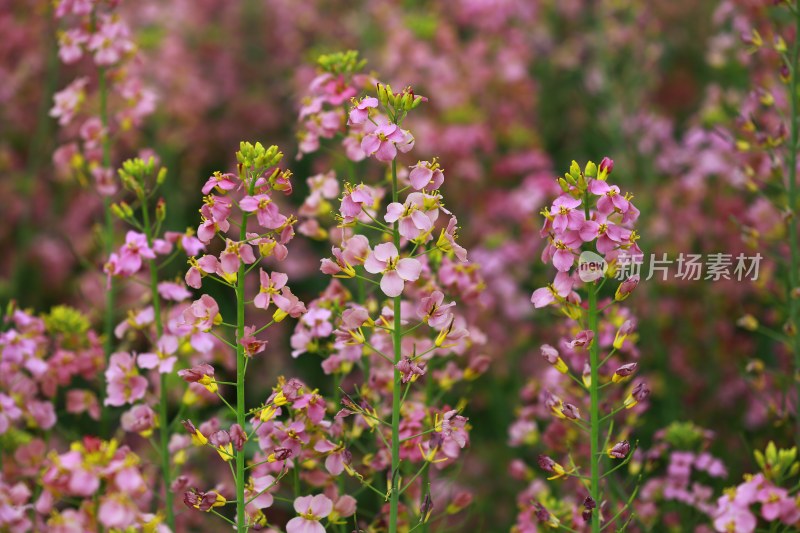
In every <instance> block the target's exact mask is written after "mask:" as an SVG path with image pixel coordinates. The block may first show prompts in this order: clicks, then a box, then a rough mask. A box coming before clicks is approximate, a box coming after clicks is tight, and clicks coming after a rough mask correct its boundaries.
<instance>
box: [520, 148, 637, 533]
mask: <svg viewBox="0 0 800 533" xmlns="http://www.w3.org/2000/svg"><path fill="white" fill-rule="evenodd" d="M613 168H614V163H613V161H612V160H610V159H609V158H604V159H603V161H602V162H601V163H600V164H599V165H596V164H594V163H592V162H589V163H588V164H587V165H586V166H585V168H584V169H583V170H581V168H580V167H579V166H578V164H577V163H575V162H573V164H572V167H571V168H570V171H569V172H568V173H566V174H565V175H564V177H563V178H559V179H558V182H559V185H560V187H561V189H562V194H561V196H559V197H558V198H556V199H555V200H554V201H553V203H552V206H551V207H550V208H545V209H544V211H543V212H542V214H543V215H544V217H545V222H544V226H543V228H542V231H541V234H542V236H543V237H545V238H546V239H547V246H546V248H545V249H544V251H543V252H542V260H543V261H545V262H549V263H552V264H553V266H554V267H555V268H556V270H557V274H556V277H555V281H554V282H553V283H552V284H550V285H548V286H547V287H543V288H540V289H536V290H535V291H534V292H533V295H532V297H531V302H532V303H533V304H534V307H536V308H541V307H546V306H557V307H559V308H560V310H561V311H562V312H563V313H564V314H565V315H566V316H567V317H568V322H567V324H566V328H565V331H564V333H565V335H564V337H562V339H561V340H560V342H559V344H558V345H557V346H551V345H549V344H544V345H542V346H541V356H542V359H543V360H544V362H545V363H546V365H547V366H546V369H545V370H544V371H543V372H541V373H540V374H539V375H538V376H537V379H536V380H534V381H532V382H531V383H530V384H529V386H528V388H526V389H525V390H524V391H523V398H524V399H525V400H526V403H528V402H530V405H526V406H525V407H524V408H523V409H522V410H521V411H520V416H519V417H518V419H517V421H516V422H515V423H514V425H513V426H512V427H511V428H510V442H511V444H512V445H514V446H520V445H533V444H536V443H538V441H539V440H540V431H539V424H538V423H537V419H550V420H555V421H554V422H553V423H550V424H548V426H547V429H546V431H545V432H544V433H543V435H542V437H541V440H543V441H544V443H545V444H546V445H547V446H548V447H550V448H551V450H553V451H555V452H557V453H558V454H559V455H562V456H564V458H565V459H564V460H563V461H562V460H561V459H560V458H559V459H556V458H553V457H551V456H548V455H540V456H539V458H538V461H537V462H538V466H539V468H540V469H541V470H543V471H544V472H545V473H546V475H547V476H548V479H551V480H553V479H567V480H570V481H582V482H585V485H582V484H578V485H577V486H576V487H575V488H576V489H577V490H578V494H581V491H584V490H585V491H587V493H586V494H585V495H584V496H581V497H580V500H579V501H580V502H581V503H580V507H582V509H581V511H580V513H579V512H577V511H576V509H575V508H576V507H577V506H578V503H579V502H578V501H574V500H572V499H571V498H566V499H564V500H562V501H556V502H553V503H552V504H549V503H548V502H547V501H536V500H533V501H532V500H527V499H525V500H521V501H520V504H521V510H520V515H519V516H518V521H517V530H519V531H528V530H535V527H536V526H535V525H534V524H535V521H531V520H532V518H533V517H536V518H538V520H539V521H540V522H544V523H546V524H550V525H551V526H553V527H556V526H554V524H556V525H557V524H558V523H560V521H561V520H567V521H568V523H570V527H573V526H574V527H580V526H581V522H585V523H588V524H590V525H591V528H592V530H593V531H599V529H600V527H601V524H602V523H603V522H605V523H606V524H612V523H614V521H615V520H617V519H620V520H623V519H624V518H621V517H623V516H625V513H630V509H629V508H630V505H631V502H630V501H629V502H628V503H627V504H624V505H622V506H621V507H620V508H619V509H614V508H612V507H611V503H610V502H609V501H608V500H606V498H605V496H604V491H603V489H602V487H601V484H600V482H601V479H603V478H605V477H606V476H607V475H609V474H610V472H611V471H612V470H617V469H618V468H620V467H621V466H622V465H624V464H626V463H627V462H629V461H630V460H631V459H632V457H633V451H634V449H635V444H634V445H631V443H630V442H629V440H628V438H629V435H630V426H629V424H632V423H633V421H632V420H631V419H630V417H628V420H627V423H626V424H624V425H622V426H621V427H620V426H617V425H615V424H614V423H615V421H616V420H615V419H616V418H619V417H617V416H616V415H617V414H618V413H622V412H630V410H634V411H640V410H641V407H637V406H639V404H640V403H642V402H644V401H645V400H646V398H647V397H648V395H649V392H650V391H649V388H648V387H647V385H646V384H645V383H644V382H643V381H641V380H638V379H634V376H635V374H636V373H637V370H638V363H637V362H625V360H624V359H622V358H621V356H623V355H627V356H628V357H634V358H636V357H638V352H637V350H636V347H635V341H636V339H637V334H636V320H635V319H634V318H633V317H632V316H631V315H630V312H629V311H628V310H626V309H625V308H622V307H619V306H615V305H614V304H615V303H617V302H619V301H622V300H624V299H626V298H627V297H628V296H629V295H630V293H631V292H632V291H633V290H634V288H635V287H636V285H637V284H638V277H636V276H631V277H629V278H628V279H627V280H625V281H624V282H622V283H620V284H619V285H618V287H617V288H616V290H615V291H614V293H613V296H612V297H610V298H605V297H602V296H601V294H600V293H601V291H602V289H603V288H604V286H605V285H606V283H608V282H609V280H611V279H613V278H614V274H615V272H616V270H617V269H619V268H624V265H625V262H626V261H630V260H634V259H632V256H636V255H640V254H641V252H640V250H639V248H638V245H637V243H636V241H637V239H638V235H637V234H636V232H635V230H634V229H633V223H634V222H635V221H636V219H637V218H638V215H639V211H638V210H637V209H636V207H635V206H634V205H633V203H632V202H631V196H630V195H623V194H622V193H621V191H620V189H619V187H617V186H616V185H612V184H609V183H608V177H609V175H610V174H611V171H612V170H613ZM576 263H577V268H573V266H575V264H576ZM582 294H583V295H584V296H585V297H586V300H584V299H583V297H582ZM608 387H610V389H608ZM601 390H602V392H603V394H604V396H605V397H604V398H603V400H602V403H601V399H600V392H601ZM601 408H603V409H607V410H608V412H607V413H606V414H604V415H603V416H602V417H601V415H600V409H601ZM564 424H566V426H565V425H564ZM601 432H604V433H605V435H602V434H601ZM587 437H588V442H587ZM603 443H605V444H603ZM587 444H588V446H587ZM578 454H580V455H578ZM576 455H577V457H576ZM580 456H583V457H585V458H586V459H585V461H586V462H588V463H589V467H588V468H586V467H582V466H580V464H581V461H579V459H578V457H580ZM601 456H604V457H605V458H606V459H605V460H607V461H610V462H611V463H612V465H613V463H615V462H616V463H618V464H617V465H615V466H613V467H610V468H608V469H607V470H608V472H607V473H603V474H601V472H600V470H601V468H603V467H604V460H603V457H601ZM566 492H567V493H568V491H566ZM548 493H549V492H548V491H544V492H543V491H542V489H541V488H534V487H533V486H531V487H529V489H528V491H526V494H528V496H527V497H531V496H533V495H536V494H541V495H546V494H548ZM527 497H526V498H527ZM534 504H536V505H538V506H539V507H535V506H534ZM544 505H548V508H549V509H550V510H549V511H548V510H546V509H545V507H543V506H544ZM532 507H534V510H533V511H532V510H531V509H532ZM565 515H566V516H565ZM578 516H580V517H581V518H580V519H578V518H577V517H578ZM530 528H533V529H530Z"/></svg>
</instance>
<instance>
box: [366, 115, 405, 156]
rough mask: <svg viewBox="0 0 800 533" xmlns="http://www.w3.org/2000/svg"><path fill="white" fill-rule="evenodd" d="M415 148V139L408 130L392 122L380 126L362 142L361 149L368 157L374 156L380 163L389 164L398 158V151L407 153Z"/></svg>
mask: <svg viewBox="0 0 800 533" xmlns="http://www.w3.org/2000/svg"><path fill="white" fill-rule="evenodd" d="M413 147H414V137H413V136H412V135H411V133H409V132H408V131H407V130H404V129H401V128H400V127H399V126H398V125H397V124H393V123H391V122H389V123H387V124H384V125H382V126H378V128H376V129H375V131H373V132H372V133H370V134H367V135H365V136H364V138H363V139H362V140H361V149H362V150H364V153H365V154H367V156H371V155H374V156H375V158H376V159H377V160H378V161H383V162H384V163H388V162H390V161H392V160H393V159H394V158H395V157H397V151H398V150H400V151H401V152H403V153H405V152H408V151H409V150H411V149H412V148H413Z"/></svg>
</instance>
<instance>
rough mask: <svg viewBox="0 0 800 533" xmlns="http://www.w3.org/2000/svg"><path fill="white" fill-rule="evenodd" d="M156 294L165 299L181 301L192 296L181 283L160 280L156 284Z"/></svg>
mask: <svg viewBox="0 0 800 533" xmlns="http://www.w3.org/2000/svg"><path fill="white" fill-rule="evenodd" d="M158 294H159V296H161V297H162V298H164V299H165V300H172V301H174V302H182V301H183V300H187V299H189V298H190V297H191V296H192V293H191V292H189V290H188V289H187V288H186V286H184V285H183V284H181V283H175V282H174V281H162V282H161V283H159V284H158Z"/></svg>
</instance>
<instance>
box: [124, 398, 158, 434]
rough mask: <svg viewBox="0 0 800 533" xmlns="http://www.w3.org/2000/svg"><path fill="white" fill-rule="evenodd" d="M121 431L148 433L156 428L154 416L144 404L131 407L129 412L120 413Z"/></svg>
mask: <svg viewBox="0 0 800 533" xmlns="http://www.w3.org/2000/svg"><path fill="white" fill-rule="evenodd" d="M120 424H121V425H122V429H123V430H125V431H128V432H130V433H144V434H145V436H149V433H150V432H151V431H152V429H153V428H154V427H155V426H156V414H155V412H154V411H153V410H152V409H151V408H150V406H149V405H146V404H138V405H134V406H133V407H131V409H130V410H129V411H125V412H124V413H122V417H121V418H120Z"/></svg>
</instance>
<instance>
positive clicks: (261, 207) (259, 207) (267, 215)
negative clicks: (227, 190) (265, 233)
mask: <svg viewBox="0 0 800 533" xmlns="http://www.w3.org/2000/svg"><path fill="white" fill-rule="evenodd" d="M239 207H241V208H242V211H245V212H248V213H252V212H253V211H255V213H256V218H257V219H258V223H259V224H261V226H262V227H264V228H267V229H276V228H280V227H281V226H283V224H284V223H286V217H285V216H283V215H281V214H280V212H279V211H278V206H277V205H275V203H273V201H272V198H270V197H269V195H268V194H257V195H255V196H245V197H244V198H242V199H241V201H240V202H239Z"/></svg>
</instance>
